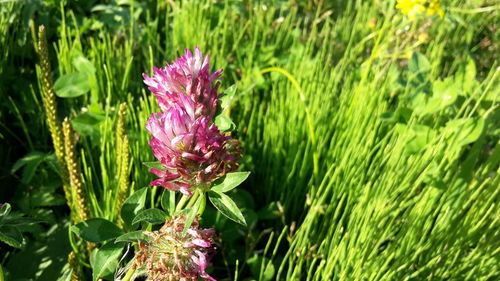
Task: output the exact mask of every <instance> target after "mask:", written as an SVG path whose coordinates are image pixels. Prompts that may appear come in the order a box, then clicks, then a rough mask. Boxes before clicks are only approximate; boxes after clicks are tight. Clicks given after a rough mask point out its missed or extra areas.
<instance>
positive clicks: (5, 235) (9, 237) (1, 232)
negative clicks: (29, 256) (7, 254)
mask: <svg viewBox="0 0 500 281" xmlns="http://www.w3.org/2000/svg"><path fill="white" fill-rule="evenodd" d="M0 241H1V242H4V243H6V244H7V245H9V246H11V247H14V248H21V246H22V244H23V235H22V234H21V232H20V231H19V230H18V229H17V228H16V227H2V228H0Z"/></svg>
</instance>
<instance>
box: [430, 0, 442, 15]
mask: <svg viewBox="0 0 500 281" xmlns="http://www.w3.org/2000/svg"><path fill="white" fill-rule="evenodd" d="M427 14H428V15H429V16H432V15H435V14H437V15H439V17H441V18H443V17H444V11H443V10H442V9H441V3H439V0H431V1H430V3H429V7H428V8H427Z"/></svg>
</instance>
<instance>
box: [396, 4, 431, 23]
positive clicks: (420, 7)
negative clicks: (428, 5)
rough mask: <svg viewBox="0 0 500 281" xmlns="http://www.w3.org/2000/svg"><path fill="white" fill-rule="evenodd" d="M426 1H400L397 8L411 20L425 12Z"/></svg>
mask: <svg viewBox="0 0 500 281" xmlns="http://www.w3.org/2000/svg"><path fill="white" fill-rule="evenodd" d="M424 4H425V1H424V0H398V3H397V5H396V8H398V9H400V10H401V13H403V14H404V15H407V16H408V17H409V18H410V19H413V18H415V16H416V15H418V14H420V13H422V12H425V6H424Z"/></svg>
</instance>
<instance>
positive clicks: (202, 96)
mask: <svg viewBox="0 0 500 281" xmlns="http://www.w3.org/2000/svg"><path fill="white" fill-rule="evenodd" d="M209 61H210V58H209V56H206V57H203V55H202V53H201V51H200V49H199V48H198V47H195V50H194V55H193V54H192V53H191V51H190V50H188V49H186V50H184V56H181V57H180V58H178V59H177V60H176V61H174V62H173V63H172V64H167V65H166V66H165V67H164V68H156V67H155V68H153V70H154V74H153V75H152V76H151V77H149V76H148V75H146V74H143V77H144V83H145V84H146V85H148V86H149V87H148V88H149V90H151V92H153V93H154V94H155V96H156V98H157V99H158V103H159V106H160V109H161V110H162V111H164V112H165V111H167V110H168V108H170V107H171V106H173V104H175V103H179V99H180V97H181V96H187V97H189V98H190V99H192V100H193V101H194V102H195V108H194V111H195V113H196V116H200V115H205V116H207V117H208V118H209V119H211V118H212V117H213V116H214V115H215V112H216V110H217V102H218V99H219V96H220V94H219V93H218V92H217V91H218V88H219V83H215V82H216V81H217V80H219V78H220V74H221V72H222V69H219V70H217V71H214V72H209V68H210V63H209ZM214 83H215V84H214Z"/></svg>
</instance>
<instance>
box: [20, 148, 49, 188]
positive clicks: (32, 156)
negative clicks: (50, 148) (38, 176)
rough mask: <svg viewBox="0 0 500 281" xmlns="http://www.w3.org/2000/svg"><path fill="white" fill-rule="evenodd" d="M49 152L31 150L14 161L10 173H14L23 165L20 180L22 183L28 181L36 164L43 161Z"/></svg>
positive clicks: (33, 173) (34, 170) (33, 172)
mask: <svg viewBox="0 0 500 281" xmlns="http://www.w3.org/2000/svg"><path fill="white" fill-rule="evenodd" d="M50 155H51V154H49V153H43V152H38V151H33V152H30V153H28V154H26V156H24V157H23V158H21V159H19V160H17V161H16V163H15V164H14V166H12V169H11V173H15V172H16V171H17V170H19V169H20V168H22V167H24V169H23V175H22V178H21V181H22V182H23V183H29V182H31V180H32V179H33V176H34V175H35V172H36V170H37V168H38V166H39V165H40V164H41V163H43V162H44V161H45V160H46V159H47V158H48V157H49V156H50Z"/></svg>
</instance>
